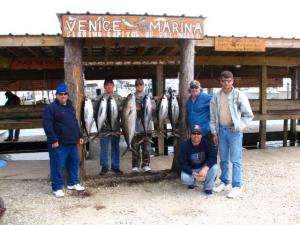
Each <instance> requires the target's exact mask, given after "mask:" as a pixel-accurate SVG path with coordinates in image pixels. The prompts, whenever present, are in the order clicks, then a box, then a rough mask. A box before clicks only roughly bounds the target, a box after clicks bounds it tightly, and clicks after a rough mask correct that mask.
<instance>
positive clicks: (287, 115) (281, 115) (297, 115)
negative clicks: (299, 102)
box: [254, 110, 300, 120]
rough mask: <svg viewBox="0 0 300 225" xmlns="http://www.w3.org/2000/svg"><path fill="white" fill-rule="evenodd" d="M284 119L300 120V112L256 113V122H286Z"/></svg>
mask: <svg viewBox="0 0 300 225" xmlns="http://www.w3.org/2000/svg"><path fill="white" fill-rule="evenodd" d="M284 119H300V111H299V110H290V111H284V110H281V111H269V112H268V113H267V114H260V113H258V112H254V120H284Z"/></svg>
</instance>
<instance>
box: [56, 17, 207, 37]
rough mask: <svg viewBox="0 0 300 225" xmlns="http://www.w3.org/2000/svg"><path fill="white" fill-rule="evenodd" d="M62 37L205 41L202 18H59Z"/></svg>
mask: <svg viewBox="0 0 300 225" xmlns="http://www.w3.org/2000/svg"><path fill="white" fill-rule="evenodd" d="M58 16H59V18H60V22H61V28H62V34H63V37H67V38H68V37H72V38H73V37H77V38H131V39H133V38H169V39H172V38H175V39H202V38H203V34H204V22H203V18H202V17H175V16H146V15H107V14H92V15H87V14H73V15H64V14H59V15H58Z"/></svg>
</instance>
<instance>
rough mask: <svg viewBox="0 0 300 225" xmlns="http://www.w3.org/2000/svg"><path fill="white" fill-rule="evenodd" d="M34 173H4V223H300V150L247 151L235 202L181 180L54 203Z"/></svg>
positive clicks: (69, 195) (95, 191)
mask: <svg viewBox="0 0 300 225" xmlns="http://www.w3.org/2000/svg"><path fill="white" fill-rule="evenodd" d="M155 158H160V159H159V160H156V159H153V161H157V162H156V163H157V164H156V165H155V163H154V165H155V166H157V165H158V164H160V165H167V166H169V164H170V162H171V158H170V157H155ZM158 162H159V163H158ZM164 162H165V163H164ZM20 164H21V163H20ZM44 164H45V163H44ZM33 165H34V164H33ZM45 165H47V162H46V164H45ZM125 165H126V164H123V167H124V166H125ZM15 166H16V167H17V165H15ZM89 166H90V167H91V165H89ZM32 167H34V166H32ZM90 167H88V168H90ZM11 168H12V167H10V169H11ZM41 168H42V167H41ZM153 168H154V167H153ZM21 169H22V170H23V171H24V170H25V169H26V170H29V171H27V172H26V173H27V174H28V173H29V174H30V173H31V171H30V169H29V168H28V167H26V168H25V167H21ZM16 170H17V168H16ZM32 170H33V172H32V173H33V174H36V175H35V176H34V177H35V179H31V180H26V179H22V177H21V176H19V177H15V178H14V177H13V176H11V175H9V174H8V173H7V172H6V175H5V176H4V175H3V174H4V173H5V171H2V175H0V195H1V196H2V198H4V200H5V203H6V207H7V211H6V213H5V215H4V217H3V218H2V220H1V222H0V224H13V225H18V224H20V225H21V224H22V225H26V224H39V225H40V224H43V225H47V224H51V225H56V224H59V225H62V224H72V225H77V224H82V225H90V224H105V225H106V224H139V225H140V224H255V225H256V224H262V225H268V224H285V225H287V224H300V175H299V174H300V148H285V149H277V150H265V151H261V150H251V151H250V150H249V151H245V152H244V180H245V185H244V194H243V196H242V197H241V198H237V199H233V200H232V199H227V198H226V197H225V193H220V194H214V196H213V197H210V198H207V197H206V196H205V195H204V194H203V193H202V186H201V184H199V187H198V188H197V189H196V190H195V191H192V192H191V191H188V190H187V189H186V187H185V186H183V185H181V184H180V181H179V180H178V179H177V180H169V181H162V182H157V183H144V184H136V185H126V184H122V185H119V186H116V187H103V186H102V187H97V188H95V187H87V188H88V190H89V192H90V193H91V196H90V197H85V198H81V197H78V196H75V195H74V193H73V192H71V191H67V192H66V197H65V198H63V199H56V198H55V197H53V195H52V194H51V190H50V184H49V182H48V181H47V179H45V178H43V179H39V176H38V175H37V174H38V172H39V171H40V170H41V169H37V168H35V169H34V168H32ZM45 171H47V170H45ZM95 171H96V170H95ZM0 174H1V172H0ZM45 174H47V173H41V174H40V176H42V177H43V176H44V175H45Z"/></svg>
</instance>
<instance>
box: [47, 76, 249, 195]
mask: <svg viewBox="0 0 300 225" xmlns="http://www.w3.org/2000/svg"><path fill="white" fill-rule="evenodd" d="M220 83H221V86H222V88H221V90H220V91H219V92H217V93H216V94H215V95H213V96H212V97H211V96H210V95H208V94H206V93H204V92H202V89H201V85H200V82H199V81H196V80H194V81H192V82H191V83H190V92H191V96H190V98H189V99H188V102H187V106H186V107H187V112H188V113H187V115H188V118H187V121H188V126H189V129H190V131H191V138H190V139H189V140H187V141H186V142H184V143H183V144H182V146H181V149H180V156H179V163H180V166H181V168H182V171H181V180H182V182H183V183H184V184H186V185H187V186H188V189H190V190H193V189H194V188H195V187H196V184H197V181H204V192H205V193H206V194H207V195H212V193H213V192H221V191H226V190H227V191H229V190H231V191H230V192H229V193H228V195H227V196H228V197H229V198H234V197H237V196H239V195H241V194H242V138H243V134H242V131H243V129H244V128H245V126H246V125H247V124H248V123H249V122H250V121H251V120H252V118H253V113H252V110H251V107H250V104H249V101H248V99H247V97H246V96H245V95H244V94H243V93H242V92H240V91H239V90H238V89H235V88H234V87H233V83H234V79H233V74H232V73H231V72H230V71H224V72H222V73H221V76H220ZM144 88H145V87H144V82H143V80H142V79H137V80H136V81H135V89H136V92H135V97H136V106H137V107H136V108H137V111H138V112H139V111H140V110H141V108H142V106H141V104H142V100H143V98H144V96H145V90H144ZM104 89H105V93H104V94H103V95H104V96H106V97H109V96H111V97H113V98H114V99H115V100H116V102H117V105H118V106H121V105H122V100H121V97H120V96H118V95H116V94H115V93H114V82H113V80H111V79H106V80H105V82H104ZM103 95H102V96H103ZM102 96H100V97H99V98H97V99H96V102H95V105H97V101H99V99H100V98H101V97H102ZM153 108H155V104H153ZM138 115H139V113H138ZM140 120H141V118H140V117H139V116H138V117H137V121H136V131H137V133H138V132H140V131H141V129H142V125H141V121H140ZM43 127H44V130H45V133H46V135H47V139H48V150H49V155H50V170H51V180H52V190H53V193H54V195H55V196H56V197H63V196H64V192H63V183H64V180H63V168H64V166H65V165H66V167H67V170H68V173H69V177H68V185H67V188H68V189H73V190H78V191H80V190H84V187H82V186H81V185H80V184H79V176H78V170H79V157H78V151H77V144H78V143H79V144H82V143H83V136H82V134H81V132H80V129H79V126H78V122H77V119H76V114H75V110H74V108H73V106H72V103H71V101H70V100H69V99H68V90H67V87H66V85H65V84H61V85H60V86H59V87H58V88H57V89H56V99H55V101H54V102H53V103H52V104H50V105H48V106H47V107H46V108H45V111H44V116H43ZM107 129H108V126H106V124H104V126H103V128H102V131H104V132H105V131H107ZM118 129H120V124H118ZM119 141H120V137H119V136H114V135H110V136H107V137H104V138H101V139H100V166H101V171H100V175H103V174H106V173H108V171H109V164H108V148H109V143H110V144H111V166H110V169H111V171H112V172H113V173H116V174H121V173H122V171H121V170H120V151H119ZM218 144H219V154H220V160H221V162H220V165H221V176H220V180H221V183H220V185H219V186H217V187H214V183H215V179H216V176H217V172H218V167H217V147H216V146H217V145H218ZM133 146H134V151H133V153H132V172H139V171H143V172H149V171H151V168H150V155H149V149H150V147H151V146H150V143H149V141H147V140H146V139H143V138H142V137H140V136H139V135H136V136H135V138H134V140H133ZM141 159H142V161H141ZM230 161H231V163H232V165H233V166H232V189H231V179H230V177H229V162H230ZM140 166H141V167H140Z"/></svg>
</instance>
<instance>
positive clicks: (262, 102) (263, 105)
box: [259, 66, 267, 149]
mask: <svg viewBox="0 0 300 225" xmlns="http://www.w3.org/2000/svg"><path fill="white" fill-rule="evenodd" d="M259 96H260V98H259V109H260V113H261V114H266V113H267V66H262V73H261V77H260V89H259ZM266 128H267V123H266V120H260V121H259V137H260V138H259V148H263V149H264V148H266V139H267V133H266Z"/></svg>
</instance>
